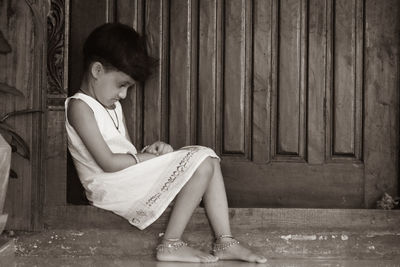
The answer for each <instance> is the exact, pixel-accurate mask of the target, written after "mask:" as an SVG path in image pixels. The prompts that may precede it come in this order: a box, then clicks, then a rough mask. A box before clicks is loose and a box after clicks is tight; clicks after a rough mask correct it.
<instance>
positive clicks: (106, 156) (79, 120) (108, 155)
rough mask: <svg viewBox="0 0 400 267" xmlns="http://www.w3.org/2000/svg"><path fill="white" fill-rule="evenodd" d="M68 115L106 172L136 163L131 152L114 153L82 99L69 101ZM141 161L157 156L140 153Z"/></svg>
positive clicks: (90, 110) (70, 121)
mask: <svg viewBox="0 0 400 267" xmlns="http://www.w3.org/2000/svg"><path fill="white" fill-rule="evenodd" d="M67 117H68V121H69V123H70V124H71V125H72V127H74V129H75V131H76V132H77V133H78V135H79V137H80V138H81V139H82V141H83V143H84V144H85V146H86V148H87V149H88V151H89V152H90V154H91V155H92V156H93V158H94V160H95V161H96V163H97V164H98V165H99V166H100V167H101V168H102V169H103V171H105V172H116V171H120V170H123V169H125V168H127V167H130V166H132V165H134V164H136V160H135V159H134V158H133V157H132V156H131V155H129V154H121V153H113V152H112V151H111V150H110V148H109V147H108V145H107V144H106V142H105V141H104V139H103V136H102V135H101V133H100V130H99V127H98V126H97V123H96V119H95V117H94V114H93V111H92V109H91V108H90V107H89V106H88V105H87V104H86V103H85V102H83V101H82V100H79V99H71V100H70V102H69V103H68V112H67ZM138 157H139V160H140V161H145V160H149V159H151V158H154V157H156V156H155V155H152V154H150V153H143V154H138Z"/></svg>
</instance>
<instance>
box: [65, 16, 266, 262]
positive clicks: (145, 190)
mask: <svg viewBox="0 0 400 267" xmlns="http://www.w3.org/2000/svg"><path fill="white" fill-rule="evenodd" d="M83 52H84V70H85V72H84V75H83V79H82V82H81V87H80V89H79V91H78V93H76V94H75V95H73V96H71V97H69V98H68V99H67V100H66V102H65V110H66V129H67V134H68V149H69V150H70V152H71V155H72V157H73V159H74V164H75V166H76V169H77V171H78V174H79V178H80V180H81V182H82V184H83V186H84V188H85V190H86V195H87V198H88V199H89V201H90V202H91V203H92V204H93V205H94V206H96V207H99V208H102V209H106V210H110V211H113V212H114V213H116V214H118V215H120V216H122V217H124V218H126V219H127V220H128V221H129V222H130V223H131V224H132V225H134V226H136V227H138V228H139V229H144V228H146V227H147V226H149V225H150V224H151V223H153V222H154V221H155V220H156V219H157V218H158V217H159V216H160V215H161V214H162V213H163V212H164V210H165V209H166V208H167V207H168V205H169V204H170V203H171V201H172V200H173V199H175V204H174V207H173V210H172V213H171V217H170V220H169V222H168V225H167V229H166V231H165V234H164V237H163V240H162V241H161V242H160V244H159V245H158V246H157V249H156V257H157V259H158V260H159V261H183V262H215V261H217V260H218V259H220V260H244V261H249V262H258V263H264V262H266V259H265V258H264V257H263V256H260V255H256V254H254V253H253V252H251V251H250V250H248V249H247V248H245V247H243V246H242V245H241V244H240V243H239V241H237V240H236V239H234V237H233V236H232V234H231V230H230V226H229V218H228V205H227V199H226V193H225V188H224V183H223V179H222V174H221V169H220V165H219V158H218V156H217V155H216V154H215V153H214V151H213V150H211V149H209V148H206V147H201V146H190V147H184V148H181V149H179V150H177V151H173V149H172V147H171V146H170V145H168V144H166V143H163V142H160V141H158V142H155V143H154V144H152V145H150V146H148V147H145V148H144V149H142V151H141V152H139V153H138V152H137V150H136V148H135V146H134V145H133V144H132V143H131V140H130V138H129V135H128V132H127V129H126V127H125V120H124V115H123V112H122V109H121V104H120V102H119V100H120V99H124V98H125V97H126V94H127V90H128V89H129V88H130V87H131V86H132V85H134V84H135V83H136V82H143V81H144V80H145V79H146V77H147V76H148V75H149V74H150V69H151V65H152V61H153V60H152V58H151V57H149V56H148V55H147V52H146V45H145V42H144V40H143V39H142V38H141V37H140V36H139V35H138V34H137V33H136V32H135V30H133V29H132V28H131V27H129V26H126V25H123V24H119V23H108V24H104V25H102V26H100V27H98V28H97V29H95V30H94V31H93V32H92V33H91V34H90V35H89V37H88V39H87V40H86V42H85V44H84V49H83ZM201 199H203V200H204V205H205V209H206V211H207V215H208V218H209V221H210V223H211V226H212V228H213V231H214V233H215V237H216V239H215V242H214V244H213V255H212V254H208V253H205V252H201V251H199V250H196V249H193V248H191V247H188V246H187V244H186V243H185V242H183V241H182V240H181V236H182V233H183V231H184V229H185V226H186V224H187V223H188V221H189V219H190V217H191V215H192V213H193V211H194V209H195V208H196V207H197V205H198V204H199V202H200V201H201Z"/></svg>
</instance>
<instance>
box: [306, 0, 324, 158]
mask: <svg viewBox="0 0 400 267" xmlns="http://www.w3.org/2000/svg"><path fill="white" fill-rule="evenodd" d="M328 1H329V0H323V1H321V0H310V3H309V23H308V38H309V44H308V50H309V51H310V52H309V53H308V101H307V102H308V105H307V121H308V123H307V162H308V163H310V164H323V163H324V162H325V113H324V112H325V106H324V103H325V93H326V63H327V54H326V51H327V34H326V33H327V26H328V23H327V18H328V12H327V8H328V7H327V5H328Z"/></svg>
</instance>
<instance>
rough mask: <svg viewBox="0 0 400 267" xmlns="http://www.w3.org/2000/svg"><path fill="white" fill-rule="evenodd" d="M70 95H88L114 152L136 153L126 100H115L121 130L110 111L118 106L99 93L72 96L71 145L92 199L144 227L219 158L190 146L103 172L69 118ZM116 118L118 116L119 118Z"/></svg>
mask: <svg viewBox="0 0 400 267" xmlns="http://www.w3.org/2000/svg"><path fill="white" fill-rule="evenodd" d="M71 98H77V99H80V100H82V101H84V102H85V103H86V104H87V105H88V106H89V107H90V108H91V109H92V110H93V114H94V116H95V119H96V122H97V125H98V127H99V129H100V132H101V134H102V136H103V138H104V140H105V142H106V143H107V145H108V146H109V147H110V149H111V151H112V152H113V153H128V152H130V153H137V150H136V148H135V146H134V145H133V144H132V143H131V142H130V141H129V140H128V138H127V130H126V127H125V123H124V117H123V112H122V108H121V104H120V103H119V102H116V103H115V105H116V108H115V111H116V113H117V118H118V123H119V125H120V127H119V130H117V129H116V127H115V126H114V124H113V121H112V119H111V117H110V115H114V111H112V110H110V112H109V113H108V112H107V111H106V109H105V108H104V107H103V106H102V105H101V104H100V103H99V102H98V101H97V100H95V99H94V98H92V97H90V96H88V95H85V94H82V93H76V94H75V95H73V96H71V97H69V98H67V99H66V101H65V114H66V115H65V121H66V123H65V125H66V130H67V135H68V149H69V151H70V153H71V155H72V158H73V160H74V164H75V167H76V169H77V172H78V175H79V178H80V180H81V182H82V185H83V187H84V188H85V190H86V196H87V198H88V200H89V201H90V202H91V204H92V205H94V206H96V207H99V208H102V209H105V210H109V211H112V212H114V213H116V214H118V215H120V216H122V217H124V218H125V219H127V220H128V221H129V222H130V223H131V224H132V225H134V226H136V227H138V228H139V229H141V230H143V229H144V228H146V227H147V226H149V225H150V224H151V223H153V222H154V221H155V220H157V219H158V218H159V217H160V216H161V214H162V213H163V212H164V211H165V209H166V208H167V207H168V205H169V204H170V203H171V202H172V201H173V199H174V198H175V196H176V195H177V194H178V193H179V191H180V190H181V189H182V187H183V186H184V185H185V184H186V182H187V181H188V180H189V179H190V178H191V176H192V175H193V173H194V172H195V170H196V169H197V168H198V166H199V165H200V164H201V163H202V161H203V160H204V159H206V158H207V157H214V158H218V156H217V155H216V154H215V152H214V151H213V150H212V149H210V148H207V147H202V146H188V147H183V148H181V149H179V150H176V151H174V152H171V153H167V154H165V155H161V156H158V157H156V158H154V159H151V160H147V161H144V162H140V163H139V164H136V165H133V166H131V167H128V168H126V169H123V170H121V171H118V172H112V173H110V172H104V171H103V170H102V169H101V168H100V167H99V165H98V164H97V163H96V161H95V160H94V158H93V157H92V156H91V154H90V153H89V151H88V150H87V149H86V147H85V145H84V144H83V143H82V140H81V139H80V137H79V135H78V134H77V132H76V131H75V129H74V128H73V127H72V126H71V125H70V124H69V122H68V118H67V113H68V103H69V100H70V99H71ZM117 118H116V117H115V116H114V121H116V119H117Z"/></svg>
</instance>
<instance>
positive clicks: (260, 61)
mask: <svg viewBox="0 0 400 267" xmlns="http://www.w3.org/2000/svg"><path fill="white" fill-rule="evenodd" d="M253 12H254V15H253V25H254V29H253V57H252V60H253V77H252V79H253V81H252V87H253V88H252V89H253V95H252V102H253V111H252V113H253V114H252V117H253V121H252V133H253V134H252V160H253V161H254V162H259V163H267V162H269V161H270V157H271V151H270V149H271V145H270V143H271V90H272V78H271V72H272V58H273V54H272V45H273V38H272V31H273V16H272V14H273V0H268V1H265V0H256V1H254V7H253Z"/></svg>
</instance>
